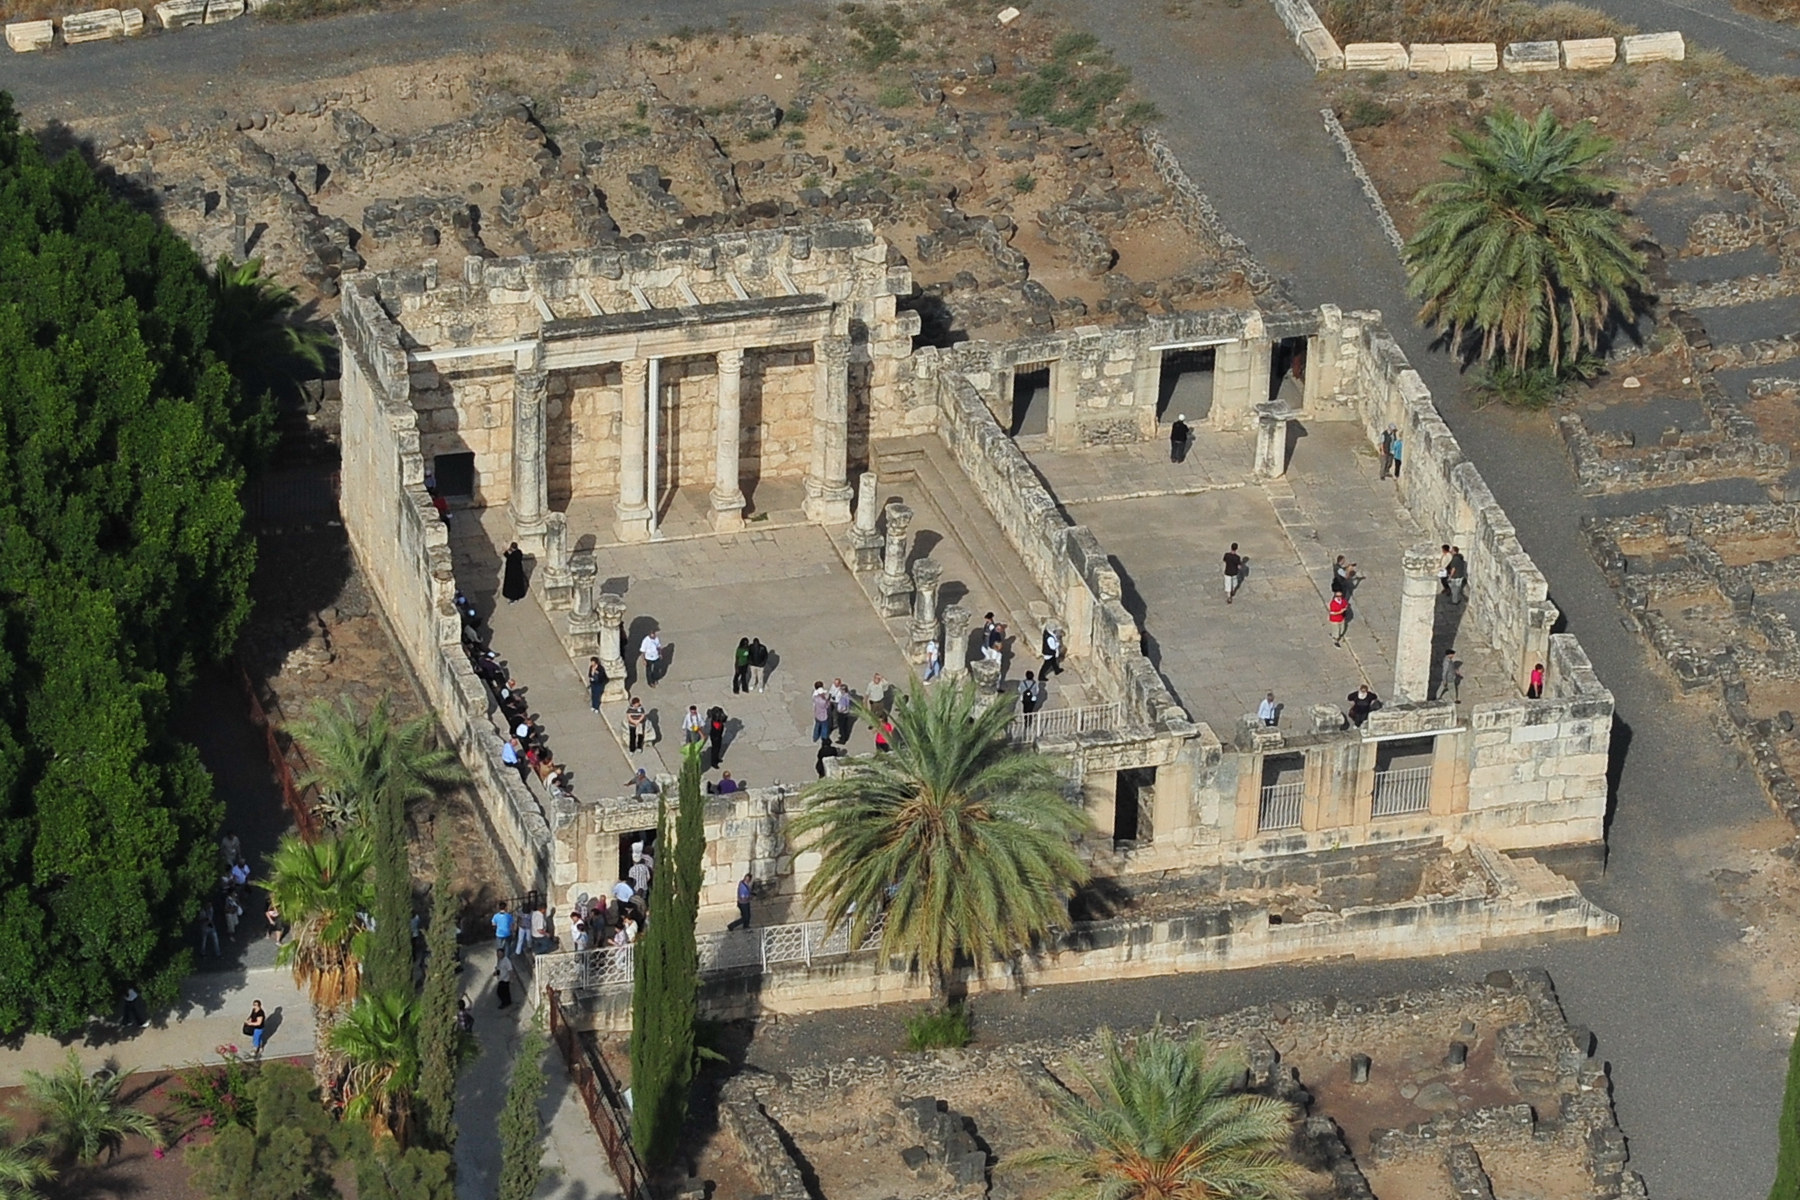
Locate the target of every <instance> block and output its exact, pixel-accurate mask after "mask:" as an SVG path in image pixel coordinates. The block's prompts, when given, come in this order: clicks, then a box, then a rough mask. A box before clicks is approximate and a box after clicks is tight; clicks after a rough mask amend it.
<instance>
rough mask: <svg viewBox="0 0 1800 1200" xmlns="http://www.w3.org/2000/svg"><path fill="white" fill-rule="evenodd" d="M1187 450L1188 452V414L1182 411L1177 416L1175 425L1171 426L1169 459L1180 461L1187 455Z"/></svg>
mask: <svg viewBox="0 0 1800 1200" xmlns="http://www.w3.org/2000/svg"><path fill="white" fill-rule="evenodd" d="M1187 452H1188V423H1187V414H1186V413H1182V414H1180V415H1179V416H1177V417H1176V418H1175V423H1174V424H1173V425H1171V426H1169V461H1170V462H1172V463H1178V462H1180V461H1182V460H1183V459H1185V458H1186V457H1187Z"/></svg>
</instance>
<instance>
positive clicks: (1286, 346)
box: [1269, 337, 1307, 409]
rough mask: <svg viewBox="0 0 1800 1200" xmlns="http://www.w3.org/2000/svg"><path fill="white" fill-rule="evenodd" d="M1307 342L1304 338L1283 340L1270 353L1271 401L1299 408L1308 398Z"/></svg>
mask: <svg viewBox="0 0 1800 1200" xmlns="http://www.w3.org/2000/svg"><path fill="white" fill-rule="evenodd" d="M1306 342H1307V340H1306V339H1305V338H1303V337H1291V338H1283V339H1281V340H1280V341H1279V342H1276V343H1275V345H1274V346H1273V347H1272V348H1271V350H1270V351H1269V355H1270V358H1269V399H1270V400H1286V401H1287V402H1288V407H1290V408H1296V409H1297V408H1299V407H1300V406H1301V404H1302V402H1303V401H1304V399H1305V397H1306Z"/></svg>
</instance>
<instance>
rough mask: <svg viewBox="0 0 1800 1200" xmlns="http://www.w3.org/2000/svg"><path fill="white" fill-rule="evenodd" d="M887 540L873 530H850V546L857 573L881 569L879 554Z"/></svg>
mask: <svg viewBox="0 0 1800 1200" xmlns="http://www.w3.org/2000/svg"><path fill="white" fill-rule="evenodd" d="M886 544H887V539H886V538H884V537H882V536H881V534H880V532H879V531H877V530H874V529H852V530H851V531H850V545H851V547H852V548H853V549H854V550H855V552H856V569H857V570H859V571H879V570H880V569H881V552H882V548H883V547H884V546H885V545H886Z"/></svg>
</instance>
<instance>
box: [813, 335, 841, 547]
mask: <svg viewBox="0 0 1800 1200" xmlns="http://www.w3.org/2000/svg"><path fill="white" fill-rule="evenodd" d="M813 358H814V359H815V361H816V362H817V364H818V369H819V382H818V387H817V391H816V394H815V395H814V397H813V429H812V463H811V465H810V466H809V467H808V469H807V472H806V500H805V502H804V504H803V506H802V507H803V508H804V509H805V512H806V519H807V520H809V521H816V522H818V523H819V524H821V525H841V524H843V523H844V522H845V521H848V520H849V519H850V485H849V484H848V483H847V482H845V480H844V475H845V472H846V471H847V470H848V467H847V462H848V458H849V452H850V451H849V439H850V339H849V338H848V337H846V336H843V335H841V334H833V335H831V336H830V337H824V338H820V339H819V340H818V341H817V342H816V343H814V345H813Z"/></svg>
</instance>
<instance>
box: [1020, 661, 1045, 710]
mask: <svg viewBox="0 0 1800 1200" xmlns="http://www.w3.org/2000/svg"><path fill="white" fill-rule="evenodd" d="M1043 704H1044V685H1043V682H1042V681H1041V680H1039V679H1038V677H1037V675H1036V674H1035V673H1034V672H1031V671H1027V672H1025V678H1024V680H1023V681H1022V682H1021V683H1020V684H1019V709H1020V711H1022V712H1023V713H1024V714H1025V715H1026V716H1028V717H1029V716H1030V715H1031V714H1032V713H1034V712H1036V711H1037V710H1038V709H1039V708H1041V707H1043Z"/></svg>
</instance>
